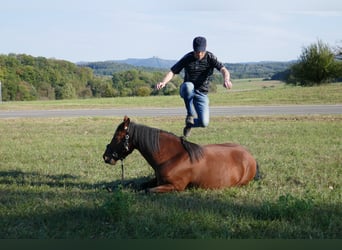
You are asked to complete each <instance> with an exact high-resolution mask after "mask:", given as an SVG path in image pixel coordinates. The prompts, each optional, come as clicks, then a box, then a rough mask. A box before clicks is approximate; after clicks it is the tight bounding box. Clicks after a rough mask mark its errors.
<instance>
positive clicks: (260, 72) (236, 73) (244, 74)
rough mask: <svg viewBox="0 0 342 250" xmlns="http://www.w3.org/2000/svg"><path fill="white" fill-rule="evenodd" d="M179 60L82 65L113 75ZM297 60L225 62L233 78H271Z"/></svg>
mask: <svg viewBox="0 0 342 250" xmlns="http://www.w3.org/2000/svg"><path fill="white" fill-rule="evenodd" d="M176 62H177V61H176V60H165V59H161V58H158V57H151V58H146V59H138V58H129V59H126V60H111V61H103V62H83V63H78V65H80V66H86V67H89V68H92V69H93V71H94V74H96V75H112V74H113V73H115V72H121V71H126V70H131V69H138V70H144V71H167V70H169V69H170V68H171V67H172V66H173V65H174V64H175V63H176ZM294 62H295V61H288V62H273V61H264V62H248V63H225V66H226V67H227V68H228V69H229V71H230V73H231V76H232V78H235V79H241V78H271V77H272V76H273V75H274V74H276V73H278V72H282V71H285V70H286V69H288V68H289V67H290V66H291V65H292V64H293V63H294Z"/></svg>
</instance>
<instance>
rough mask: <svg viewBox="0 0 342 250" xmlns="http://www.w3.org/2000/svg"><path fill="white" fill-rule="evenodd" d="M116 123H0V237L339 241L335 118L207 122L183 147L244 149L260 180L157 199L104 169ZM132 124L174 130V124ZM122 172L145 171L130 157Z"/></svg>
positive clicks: (341, 202) (341, 168) (135, 177)
mask: <svg viewBox="0 0 342 250" xmlns="http://www.w3.org/2000/svg"><path fill="white" fill-rule="evenodd" d="M260 93H261V91H260ZM121 119H122V118H107V117H96V118H58V119H57V118H44V119H1V120H0V157H1V161H0V238H11V239H20V238H72V239H77V238H80V239H85V238H87V239H92V238H95V239H99V238H105V239H108V238H110V239H131V238H144V239H148V238H152V239H156V238H161V239H165V238H206V239H208V238H209V239H211V238H221V239H222V238H223V239H227V238H315V239H322V238H330V239H331V238H342V230H341V228H342V209H341V207H342V181H341V180H342V155H341V152H342V139H341V135H342V126H341V125H342V116H341V115H334V116H331V115H324V116H275V117H231V118H229V117H213V118H212V119H211V124H210V126H209V127H208V128H205V129H194V131H193V133H192V136H191V141H193V142H196V143H200V144H207V143H219V142H227V141H233V142H237V143H241V144H243V145H245V146H247V147H248V148H249V149H250V151H251V152H252V153H253V155H254V156H255V157H256V158H257V160H258V161H259V163H260V165H261V170H262V174H263V175H264V178H263V179H262V180H260V181H257V182H254V181H253V182H251V183H250V184H249V185H247V186H245V187H240V188H229V189H223V190H203V189H187V190H186V191H184V192H180V193H177V192H176V193H169V194H161V195H147V194H145V193H143V192H136V191H134V189H132V188H129V187H124V188H121V187H120V179H121V170H120V164H118V165H116V166H109V165H105V164H104V163H103V160H102V154H103V151H104V149H105V145H106V144H107V143H108V142H109V140H110V139H111V136H112V134H113V132H114V128H115V127H116V125H117V124H118V123H119V122H120V121H121ZM132 119H133V120H134V121H135V122H138V123H143V124H146V125H150V126H153V127H158V128H161V129H164V130H168V131H171V132H173V133H175V134H179V135H180V133H181V131H182V125H183V124H182V121H183V118H182V117H172V118H134V117H132ZM125 175H126V176H125V178H126V181H127V182H128V181H133V182H135V183H141V182H142V181H144V180H145V179H148V178H150V177H151V176H152V175H153V171H152V169H151V168H150V167H149V166H148V164H147V163H146V162H145V161H144V159H143V158H142V157H141V156H140V154H139V153H138V152H136V151H135V152H133V154H132V155H130V156H128V158H127V159H126V160H125ZM106 185H114V186H117V187H118V188H117V189H115V190H114V191H113V192H112V193H108V192H107V191H105V190H104V187H105V186H106Z"/></svg>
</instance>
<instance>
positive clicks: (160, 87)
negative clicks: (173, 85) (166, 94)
mask: <svg viewBox="0 0 342 250" xmlns="http://www.w3.org/2000/svg"><path fill="white" fill-rule="evenodd" d="M165 85H166V83H165V82H160V83H157V85H156V88H157V89H158V90H159V89H162V88H164V87H165Z"/></svg>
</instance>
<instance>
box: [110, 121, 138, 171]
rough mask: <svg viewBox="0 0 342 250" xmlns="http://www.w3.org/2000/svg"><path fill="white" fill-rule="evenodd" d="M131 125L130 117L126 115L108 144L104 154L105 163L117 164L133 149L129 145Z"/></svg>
mask: <svg viewBox="0 0 342 250" xmlns="http://www.w3.org/2000/svg"><path fill="white" fill-rule="evenodd" d="M129 125H130V119H129V118H128V117H127V116H125V117H124V121H123V122H122V123H121V124H120V125H119V126H118V127H117V129H116V131H115V133H114V136H113V138H112V140H111V142H110V144H108V145H107V147H106V151H105V152H104V154H103V160H104V161H105V163H108V164H111V165H115V163H116V162H117V161H118V160H123V159H124V158H125V157H126V156H127V155H129V154H130V153H131V152H132V151H133V150H132V149H130V145H129Z"/></svg>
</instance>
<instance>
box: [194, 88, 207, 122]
mask: <svg viewBox="0 0 342 250" xmlns="http://www.w3.org/2000/svg"><path fill="white" fill-rule="evenodd" d="M193 102H194V107H195V110H196V112H197V117H198V118H197V119H195V120H194V126H193V127H207V126H208V125H209V98H208V95H206V94H203V93H201V92H200V91H197V90H196V91H195V96H194V100H193Z"/></svg>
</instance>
